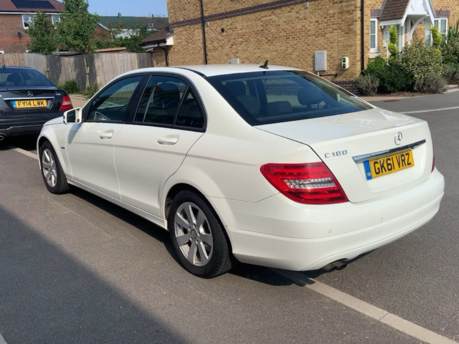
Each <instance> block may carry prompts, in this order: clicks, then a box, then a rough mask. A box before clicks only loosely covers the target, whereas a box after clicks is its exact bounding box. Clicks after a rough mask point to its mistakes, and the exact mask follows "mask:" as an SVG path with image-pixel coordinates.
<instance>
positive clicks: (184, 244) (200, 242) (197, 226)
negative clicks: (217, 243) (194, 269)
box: [174, 202, 214, 267]
mask: <svg viewBox="0 0 459 344" xmlns="http://www.w3.org/2000/svg"><path fill="white" fill-rule="evenodd" d="M174 230H175V238H176V240H177V244H178V247H179V248H180V251H181V252H182V254H183V255H184V257H185V258H186V259H187V260H188V262H190V263H191V264H193V265H194V266H198V267H202V266H205V265H206V264H207V263H208V262H209V261H210V258H211V257H212V253H213V246H214V241H213V237H212V229H211V228H210V225H209V221H208V220H207V217H206V215H205V214H204V212H203V211H202V209H200V208H199V207H198V206H197V205H196V204H194V203H191V202H185V203H183V204H181V205H180V206H179V208H178V209H177V212H176V213H175V216H174Z"/></svg>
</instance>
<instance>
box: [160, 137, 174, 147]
mask: <svg viewBox="0 0 459 344" xmlns="http://www.w3.org/2000/svg"><path fill="white" fill-rule="evenodd" d="M178 140H179V136H178V135H170V136H165V137H162V138H160V139H158V143H159V144H160V145H165V146H172V145H175V144H176V143H177V142H178Z"/></svg>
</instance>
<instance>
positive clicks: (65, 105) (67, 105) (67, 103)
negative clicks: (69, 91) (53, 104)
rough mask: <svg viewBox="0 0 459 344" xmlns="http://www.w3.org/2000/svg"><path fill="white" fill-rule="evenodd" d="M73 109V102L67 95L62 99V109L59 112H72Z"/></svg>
mask: <svg viewBox="0 0 459 344" xmlns="http://www.w3.org/2000/svg"><path fill="white" fill-rule="evenodd" d="M72 109H73V105H72V100H71V99H70V97H69V96H68V95H65V96H64V98H62V104H61V108H60V109H59V111H67V110H72Z"/></svg>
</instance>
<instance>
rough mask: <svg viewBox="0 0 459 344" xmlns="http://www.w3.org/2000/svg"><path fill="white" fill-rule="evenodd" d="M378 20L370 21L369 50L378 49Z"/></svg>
mask: <svg viewBox="0 0 459 344" xmlns="http://www.w3.org/2000/svg"><path fill="white" fill-rule="evenodd" d="M377 27H378V20H377V19H371V21H370V51H378V30H377Z"/></svg>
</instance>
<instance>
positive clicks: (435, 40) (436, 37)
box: [430, 26, 443, 51]
mask: <svg viewBox="0 0 459 344" xmlns="http://www.w3.org/2000/svg"><path fill="white" fill-rule="evenodd" d="M430 31H431V33H432V46H433V47H434V48H435V49H437V50H438V51H440V44H441V41H442V39H443V38H442V36H441V34H440V31H439V30H438V27H437V26H431V27H430Z"/></svg>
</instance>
